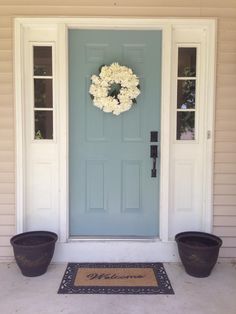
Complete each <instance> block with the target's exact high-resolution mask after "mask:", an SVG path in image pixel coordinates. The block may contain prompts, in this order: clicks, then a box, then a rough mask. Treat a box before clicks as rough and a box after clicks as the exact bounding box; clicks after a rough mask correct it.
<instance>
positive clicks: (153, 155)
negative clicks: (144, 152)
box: [150, 145, 158, 178]
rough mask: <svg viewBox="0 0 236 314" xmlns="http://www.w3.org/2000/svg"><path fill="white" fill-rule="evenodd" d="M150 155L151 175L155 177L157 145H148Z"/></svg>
mask: <svg viewBox="0 0 236 314" xmlns="http://www.w3.org/2000/svg"><path fill="white" fill-rule="evenodd" d="M150 157H151V158H152V170H151V177H152V178H156V176H157V169H156V160H157V157H158V151H157V145H151V146H150Z"/></svg>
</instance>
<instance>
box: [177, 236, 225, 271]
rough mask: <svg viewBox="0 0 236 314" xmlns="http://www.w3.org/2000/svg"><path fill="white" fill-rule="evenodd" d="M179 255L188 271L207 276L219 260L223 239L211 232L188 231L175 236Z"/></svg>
mask: <svg viewBox="0 0 236 314" xmlns="http://www.w3.org/2000/svg"><path fill="white" fill-rule="evenodd" d="M175 240H176V242H177V245H178V250H179V256H180V259H181V261H182V263H183V265H184V268H185V270H186V272H187V273H188V274H189V275H191V276H194V277H207V276H209V275H210V273H211V271H212V269H213V267H214V266H215V264H216V262H217V258H218V255H219V249H220V247H221V245H222V240H221V239H220V238H219V237H217V236H215V235H213V234H210V233H205V232H196V231H187V232H181V233H178V234H177V235H176V236H175Z"/></svg>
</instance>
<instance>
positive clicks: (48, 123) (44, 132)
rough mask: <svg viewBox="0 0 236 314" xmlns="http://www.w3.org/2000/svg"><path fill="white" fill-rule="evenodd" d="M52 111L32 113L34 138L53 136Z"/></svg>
mask: <svg viewBox="0 0 236 314" xmlns="http://www.w3.org/2000/svg"><path fill="white" fill-rule="evenodd" d="M52 118H53V112H52V111H37V110H36V111H35V113H34V122H35V127H34V138H35V139H37V140H41V139H52V138H53V120H52Z"/></svg>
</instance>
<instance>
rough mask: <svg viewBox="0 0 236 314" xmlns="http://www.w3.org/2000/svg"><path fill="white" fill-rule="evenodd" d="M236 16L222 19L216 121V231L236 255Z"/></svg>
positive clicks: (223, 254) (223, 251) (224, 251)
mask: <svg viewBox="0 0 236 314" xmlns="http://www.w3.org/2000/svg"><path fill="white" fill-rule="evenodd" d="M235 3H236V1H235ZM235 86H236V19H225V18H224V19H220V20H219V31H218V59H217V92H216V120H215V121H216V122H215V171H214V172H215V178H214V182H215V185H214V219H213V222H214V231H215V233H216V234H218V235H219V236H221V237H222V239H223V248H222V249H221V250H220V256H221V257H224V258H232V257H236V123H235V121H236V88H235Z"/></svg>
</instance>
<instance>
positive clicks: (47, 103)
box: [34, 79, 53, 108]
mask: <svg viewBox="0 0 236 314" xmlns="http://www.w3.org/2000/svg"><path fill="white" fill-rule="evenodd" d="M52 103H53V99H52V80H51V79H34V106H35V107H36V108H52Z"/></svg>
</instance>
